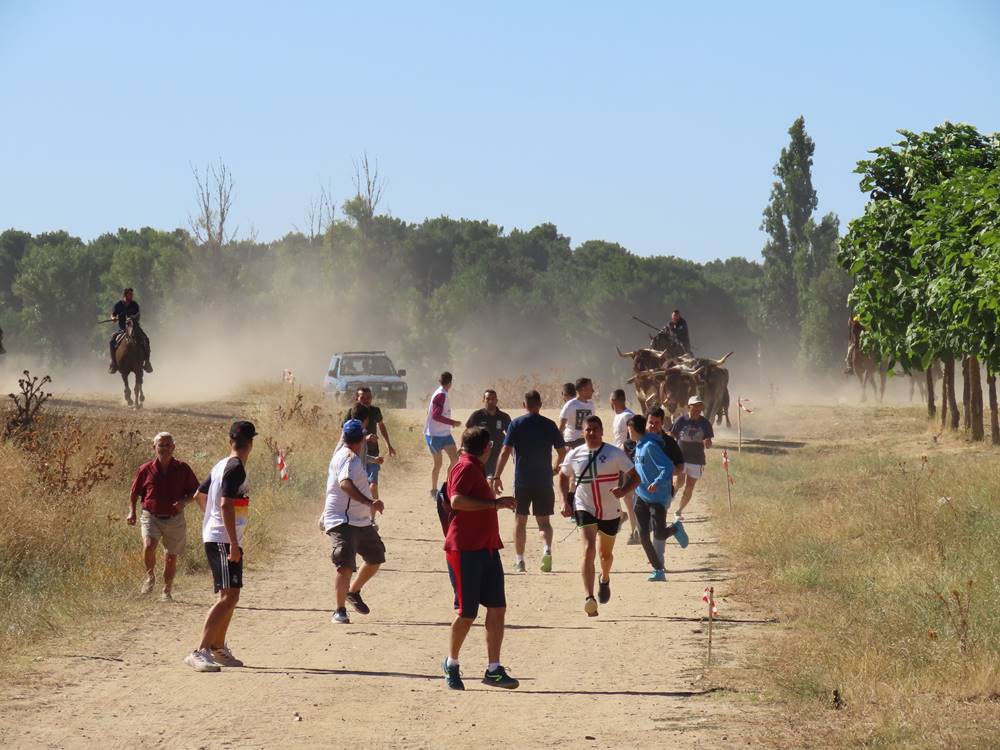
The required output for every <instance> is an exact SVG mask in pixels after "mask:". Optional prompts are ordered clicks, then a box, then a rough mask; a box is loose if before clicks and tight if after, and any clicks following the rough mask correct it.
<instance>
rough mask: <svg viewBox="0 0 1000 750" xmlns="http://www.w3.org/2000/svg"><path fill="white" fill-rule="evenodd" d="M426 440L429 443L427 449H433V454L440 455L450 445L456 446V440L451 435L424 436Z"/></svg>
mask: <svg viewBox="0 0 1000 750" xmlns="http://www.w3.org/2000/svg"><path fill="white" fill-rule="evenodd" d="M424 440H426V441H427V447H428V448H430V449H431V453H440V452H441V451H443V450H444V449H445V448H447V447H448V446H449V445H454V444H455V438H453V437H452V436H451V435H424Z"/></svg>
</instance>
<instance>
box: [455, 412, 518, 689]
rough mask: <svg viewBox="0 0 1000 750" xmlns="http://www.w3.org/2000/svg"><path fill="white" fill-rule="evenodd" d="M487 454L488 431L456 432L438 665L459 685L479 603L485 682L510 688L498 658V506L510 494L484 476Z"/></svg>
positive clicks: (502, 599)
mask: <svg viewBox="0 0 1000 750" xmlns="http://www.w3.org/2000/svg"><path fill="white" fill-rule="evenodd" d="M489 455H490V433H489V432H487V431H486V430H484V429H483V428H482V427H470V428H468V429H466V431H465V432H464V433H463V434H462V455H461V457H460V458H459V459H458V461H457V462H456V464H455V466H454V468H453V469H452V470H451V471H450V472H449V473H448V488H447V493H448V498H449V500H450V503H451V517H450V520H449V523H448V532H447V534H446V535H445V543H444V549H445V556H446V557H447V560H448V573H449V575H450V576H451V583H452V586H453V587H454V588H455V619H454V620H453V621H452V623H451V638H450V641H449V644H448V656H447V658H445V660H444V663H443V664H442V666H443V667H444V675H445V679H446V681H447V683H448V687H449V688H451V689H452V690H465V685H464V683H463V682H462V676H461V672H460V671H459V663H458V654H459V651H460V650H461V649H462V644H463V643H464V642H465V637H466V636H467V635H468V634H469V630H470V629H471V628H472V623H473V622H474V621H475V619H476V615H477V614H479V605H480V604H482V605H484V606H485V607H486V652H487V658H488V660H489V661H488V664H487V667H486V674H485V675H484V676H483V682H484V683H485V684H486V685H489V686H491V687H501V688H516V687H517V686H518V681H517V680H515V679H514V678H513V677H511V676H510V675H508V674H507V670H506V669H504V667H503V666H501V664H500V646H501V645H502V644H503V631H504V616H505V614H506V611H507V597H506V594H505V592H504V582H503V563H502V562H501V561H500V550H501V549H502V548H503V542H501V541H500V524H499V523H498V521H497V510H498V509H499V508H508V509H510V510H513V509H514V505H515V500H514V498H512V497H500V498H498V497H496V496H495V495H494V494H493V490H491V489H490V485H489V483H488V482H487V481H486V472H485V470H484V469H483V465H484V464H485V462H486V459H487V458H489Z"/></svg>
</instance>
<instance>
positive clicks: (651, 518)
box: [628, 414, 688, 581]
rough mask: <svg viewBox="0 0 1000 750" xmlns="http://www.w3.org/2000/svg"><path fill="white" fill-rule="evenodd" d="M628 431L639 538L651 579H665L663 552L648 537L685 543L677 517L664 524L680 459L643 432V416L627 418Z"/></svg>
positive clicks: (644, 425) (679, 469)
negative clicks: (631, 442) (635, 481)
mask: <svg viewBox="0 0 1000 750" xmlns="http://www.w3.org/2000/svg"><path fill="white" fill-rule="evenodd" d="M628 429H629V435H630V437H631V438H632V440H634V441H635V470H636V473H637V474H638V475H639V480H640V481H639V483H638V484H637V485H636V488H635V520H636V523H637V524H638V525H639V542H640V544H642V549H643V551H645V553H646V558H647V559H648V560H649V564H650V565H652V566H653V572H652V573H651V574H650V576H649V579H648V580H650V581H666V580H667V574H666V571H665V569H664V560H663V555H662V553H660V552H659V551H658V550H657V549H656V547H655V546H654V544H653V542H652V540H650V538H649V532H650V529H652V532H653V536H654V537H655V538H656V539H657V540H659V541H661V542H663V541H665V540H666V539H667V538H669V537H671V536H673V537H675V538H676V539H677V542H678V544H680V545H681V547H687V545H688V536H687V532H686V531H685V530H684V525H683V524H682V523H681V522H680V521H675V522H674V523H672V524H670V525H667V508H668V507H669V505H670V501H671V500H672V499H673V497H672V496H673V487H672V482H673V477H674V475H675V474H679V473H680V472H682V471H684V464H683V462H677V463H675V462H674V461H672V460H671V459H670V457H669V456H667V453H666V451H665V450H664V447H663V442H662V440H661V439H660V438H659V436H657V435H654V434H652V433H647V432H646V418H645V417H644V416H642V415H641V414H637V415H635V416H634V417H632V418H631V419H629V422H628Z"/></svg>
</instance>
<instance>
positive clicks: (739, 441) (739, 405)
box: [736, 396, 743, 453]
mask: <svg viewBox="0 0 1000 750" xmlns="http://www.w3.org/2000/svg"><path fill="white" fill-rule="evenodd" d="M736 452H737V453H742V452H743V401H742V396H737V397H736Z"/></svg>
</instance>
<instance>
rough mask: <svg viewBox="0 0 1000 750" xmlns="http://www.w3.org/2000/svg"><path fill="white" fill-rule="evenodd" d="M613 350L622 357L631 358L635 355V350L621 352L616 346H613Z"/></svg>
mask: <svg viewBox="0 0 1000 750" xmlns="http://www.w3.org/2000/svg"><path fill="white" fill-rule="evenodd" d="M615 350H616V351H617V352H618V356H619V357H624V358H625V359H632V357H634V356H635V352H623V351H622V350H621V349H620V348H618V347H617V346H616V347H615Z"/></svg>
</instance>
